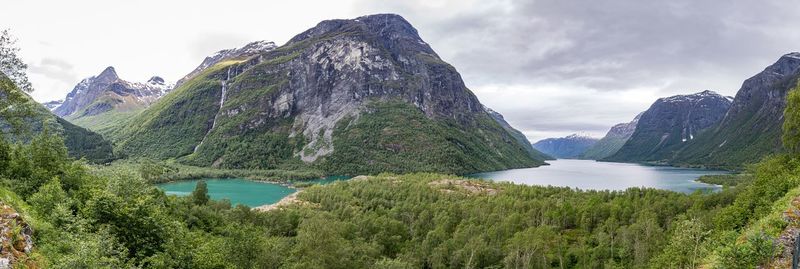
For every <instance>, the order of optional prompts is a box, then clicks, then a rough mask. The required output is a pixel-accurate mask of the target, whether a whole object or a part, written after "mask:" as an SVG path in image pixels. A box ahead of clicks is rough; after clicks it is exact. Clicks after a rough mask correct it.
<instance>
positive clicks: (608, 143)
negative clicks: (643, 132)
mask: <svg viewBox="0 0 800 269" xmlns="http://www.w3.org/2000/svg"><path fill="white" fill-rule="evenodd" d="M641 116H642V114H641V113H639V115H636V118H634V119H633V120H632V121H631V122H626V123H620V124H617V125H614V126H612V127H611V129H610V130H608V133H606V135H605V136H604V137H603V138H601V139H600V140H598V141H597V143H595V144H594V145H592V147H590V148H589V149H587V150H586V152H584V153H583V155H581V156H580V158H581V159H589V160H600V159H604V158H606V157H608V156H611V155H613V154H614V153H617V151H619V149H620V148H622V145H624V144H625V142H628V139H630V138H631V135H633V132H634V131H636V124H638V123H639V118H640V117H641Z"/></svg>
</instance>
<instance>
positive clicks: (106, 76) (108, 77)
mask: <svg viewBox="0 0 800 269" xmlns="http://www.w3.org/2000/svg"><path fill="white" fill-rule="evenodd" d="M95 79H97V80H100V81H109V82H110V81H114V80H118V79H119V75H117V70H115V69H114V67H113V66H109V67H106V69H104V70H103V72H100V75H97V76H96V77H95Z"/></svg>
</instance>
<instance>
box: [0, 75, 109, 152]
mask: <svg viewBox="0 0 800 269" xmlns="http://www.w3.org/2000/svg"><path fill="white" fill-rule="evenodd" d="M0 92H1V93H2V94H1V95H0V97H2V96H17V97H19V98H13V99H6V100H11V105H13V106H14V107H15V109H18V110H19V111H25V113H24V115H23V116H21V117H19V118H17V119H2V118H0V130H2V131H3V132H4V133H6V134H5V135H6V136H9V138H11V140H14V141H29V140H30V139H31V138H32V137H33V136H34V135H36V134H38V133H41V132H42V131H45V130H47V131H48V132H50V133H53V134H58V135H60V136H62V138H63V139H64V143H65V144H66V146H67V149H68V152H69V155H70V156H71V157H74V158H86V159H87V160H88V161H91V162H98V163H103V162H108V161H111V160H113V159H114V154H113V151H112V146H111V143H110V142H108V141H107V140H105V139H104V138H103V137H102V136H101V135H99V134H97V133H94V132H92V131H89V130H86V129H84V128H81V127H78V126H76V125H74V124H72V123H69V122H67V121H66V120H64V119H62V118H59V117H57V116H55V115H53V114H52V113H50V111H49V110H47V109H46V108H45V107H44V106H42V105H41V104H39V103H36V102H35V101H33V99H31V98H30V96H28V95H27V94H25V93H23V92H22V91H20V90H19V89H18V88H17V87H16V86H15V85H14V84H13V82H11V80H9V79H8V78H7V77H6V76H4V75H2V74H0ZM18 119H21V120H19V121H17V123H20V125H19V126H20V127H22V128H23V129H24V130H22V131H21V132H18V131H13V130H12V129H13V128H12V126H11V125H9V123H10V122H9V120H11V121H14V120H18Z"/></svg>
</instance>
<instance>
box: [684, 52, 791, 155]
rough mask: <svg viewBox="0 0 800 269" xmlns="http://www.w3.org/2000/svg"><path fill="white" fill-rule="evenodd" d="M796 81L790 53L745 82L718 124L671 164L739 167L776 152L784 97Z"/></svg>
mask: <svg viewBox="0 0 800 269" xmlns="http://www.w3.org/2000/svg"><path fill="white" fill-rule="evenodd" d="M798 78H800V53H797V52H793V53H789V54H786V55H783V56H782V57H780V58H779V59H778V60H777V61H776V62H775V63H774V64H772V65H770V66H769V67H767V68H766V69H764V70H763V71H761V72H760V73H758V74H756V75H755V76H753V77H751V78H749V79H747V80H745V81H744V83H742V87H741V88H740V89H739V91H738V92H737V93H736V97H735V98H734V99H733V104H732V105H731V108H730V110H729V111H728V113H727V114H726V115H725V117H724V119H722V121H721V122H720V124H719V125H718V126H715V127H714V128H712V129H711V130H710V131H709V132H708V134H707V135H704V136H703V137H700V139H697V140H695V141H692V143H690V145H689V147H687V149H686V150H684V151H682V152H680V153H679V154H678V156H676V157H675V159H674V160H673V162H675V163H685V164H702V165H707V166H714V167H740V166H741V164H747V163H754V162H757V161H759V160H761V158H763V157H764V156H766V155H768V154H771V153H776V152H779V151H780V150H781V140H780V138H781V129H782V124H783V111H784V109H785V108H786V95H787V93H788V92H789V91H790V90H791V89H793V88H794V87H795V86H796V85H797V84H798Z"/></svg>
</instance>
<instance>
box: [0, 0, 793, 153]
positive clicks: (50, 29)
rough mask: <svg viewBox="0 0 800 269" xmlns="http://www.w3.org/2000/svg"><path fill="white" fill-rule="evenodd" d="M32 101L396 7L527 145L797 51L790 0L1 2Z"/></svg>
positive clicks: (728, 89)
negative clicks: (95, 79)
mask: <svg viewBox="0 0 800 269" xmlns="http://www.w3.org/2000/svg"><path fill="white" fill-rule="evenodd" d="M3 9H4V10H6V11H11V12H3V16H1V17H0V29H2V28H8V29H10V30H11V32H12V34H13V35H15V36H16V37H17V39H18V43H17V46H18V47H20V48H21V52H20V55H21V57H22V58H23V60H24V61H25V62H26V63H27V64H28V65H29V68H28V75H29V77H30V79H31V81H32V83H33V86H34V88H35V91H34V92H33V93H32V96H33V97H34V98H35V99H36V100H37V101H49V100H56V99H63V98H64V96H65V95H66V94H67V92H69V91H70V90H72V88H73V87H74V86H75V84H77V83H78V82H79V81H80V80H81V79H83V78H85V77H90V76H92V75H96V74H98V73H100V72H101V71H102V70H103V69H104V68H105V67H107V66H114V67H115V69H116V71H117V73H118V74H119V75H120V77H122V78H123V79H125V80H128V81H146V80H147V79H148V78H150V77H151V76H153V75H159V76H162V77H164V78H165V79H166V80H168V81H176V80H178V79H179V78H181V77H183V76H184V75H186V74H187V73H188V72H190V71H191V70H193V69H194V68H195V67H196V66H197V65H198V64H199V63H200V62H201V61H202V60H203V58H205V56H208V55H210V54H213V53H214V52H216V51H218V50H222V49H227V48H235V47H241V46H243V45H244V44H246V43H248V42H251V41H256V40H269V41H274V42H276V43H277V44H278V45H281V44H283V43H285V42H286V41H288V40H289V39H290V38H291V37H292V36H294V35H295V34H298V33H300V32H302V31H304V30H306V29H308V28H310V27H313V26H314V25H316V24H317V23H318V22H319V21H322V20H325V19H346V18H355V17H358V16H361V15H367V14H374V13H396V14H399V15H402V16H403V17H405V18H406V19H407V20H408V21H409V22H411V23H412V24H413V25H414V26H415V28H417V30H418V31H419V33H420V36H421V37H422V38H423V39H424V40H425V41H426V42H427V43H428V44H430V45H431V47H432V48H433V49H434V50H435V51H436V52H437V53H438V54H439V56H440V57H442V58H443V59H444V60H445V61H447V62H449V63H450V64H452V65H453V66H455V67H456V69H457V70H458V71H459V72H460V73H461V75H462V77H463V79H464V82H465V83H466V85H467V87H469V88H470V89H471V90H472V91H473V92H474V93H475V94H476V95H477V96H478V98H479V99H480V101H481V102H482V103H483V104H484V105H486V106H489V107H491V108H492V109H494V110H496V111H498V112H500V113H502V114H503V115H504V116H505V118H506V120H507V121H508V122H509V123H511V125H513V126H514V127H516V128H517V129H519V130H520V131H522V132H523V133H524V134H525V135H526V136H527V137H528V139H529V140H531V141H537V140H540V139H543V138H547V137H562V136H566V135H569V134H572V133H583V134H588V135H591V136H595V137H602V136H603V135H604V134H605V132H607V131H608V129H609V128H610V127H611V126H612V125H614V124H616V123H621V122H628V121H630V120H631V119H633V117H634V116H635V115H636V114H638V113H639V112H641V111H644V110H646V109H647V108H648V107H649V106H650V104H652V103H653V102H654V101H655V100H656V99H657V98H660V97H666V96H671V95H676V94H689V93H694V92H700V91H703V90H713V91H717V92H719V93H721V94H724V95H729V96H734V95H735V94H736V92H737V90H738V89H739V87H740V86H741V83H742V82H743V81H744V80H745V79H747V78H748V77H750V76H752V75H754V74H756V73H758V72H760V71H761V70H763V69H764V68H765V67H766V66H768V65H770V64H772V63H773V62H775V61H776V60H777V59H778V58H779V57H780V56H781V55H783V54H786V53H789V52H793V51H800V31H798V30H797V26H798V25H800V16H797V14H800V5H798V4H796V3H794V1H772V0H765V1H721V0H720V1H694V0H671V1H637V0H628V1H621V0H606V1H577V0H575V1H572V0H499V1H485V0H481V1H478V0H404V1H377V0H371V1H370V0H338V1H322V0H320V1H310V0H293V1H245V0H224V1H222V0H216V1H205V0H201V1H151V0H138V1H119V0H102V1H100V0H97V1H83V0H76V1H58V0H53V1H44V0H38V1H6V2H5V3H3Z"/></svg>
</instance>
